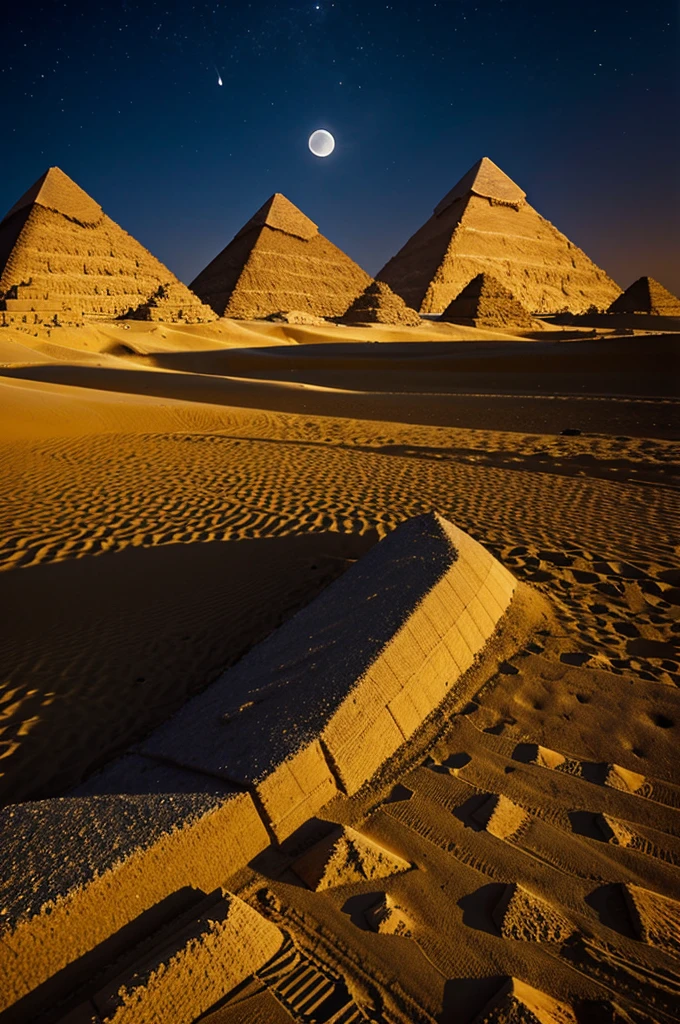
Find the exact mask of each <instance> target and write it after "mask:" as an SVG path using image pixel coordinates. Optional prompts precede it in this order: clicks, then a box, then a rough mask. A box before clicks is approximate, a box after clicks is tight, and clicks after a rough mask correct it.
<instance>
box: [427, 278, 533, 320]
mask: <svg viewBox="0 0 680 1024" xmlns="http://www.w3.org/2000/svg"><path fill="white" fill-rule="evenodd" d="M441 319H442V320H446V321H449V322H450V323H459V322H463V323H470V324H472V325H473V326H479V327H527V328H528V327H532V326H535V321H534V318H533V317H532V316H531V314H530V313H529V311H528V310H527V309H525V308H524V306H523V305H522V303H521V302H519V300H518V299H516V298H515V296H514V295H513V294H512V292H511V291H510V290H509V289H508V288H506V287H505V286H504V285H502V284H501V282H500V281H498V280H497V279H496V278H495V277H493V276H492V275H491V274H477V277H475V278H473V279H472V281H470V283H469V284H466V285H465V287H464V288H463V290H462V292H461V293H460V295H457V296H456V298H455V299H454V300H453V302H451V303H449V305H448V306H447V307H446V309H445V310H444V312H443V313H442V315H441Z"/></svg>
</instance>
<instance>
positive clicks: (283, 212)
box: [236, 192, 319, 241]
mask: <svg viewBox="0 0 680 1024" xmlns="http://www.w3.org/2000/svg"><path fill="white" fill-rule="evenodd" d="M262 227H268V228H272V230H274V231H282V232H283V233H284V234H285V235H292V236H293V238H302V239H303V240H304V241H308V240H309V239H310V238H314V236H315V235H318V233H319V229H318V227H317V225H316V224H315V223H314V221H313V220H310V219H309V217H307V216H306V215H305V214H304V213H303V212H302V210H300V209H298V207H297V206H296V205H295V203H291V201H290V199H288V198H287V197H286V196H284V195H283V193H282V192H275V193H274V195H273V196H270V197H269V199H268V200H267V202H266V203H264V204H263V205H262V206H261V207H260V209H259V210H258V211H257V213H255V214H254V216H252V217H251V218H250V220H249V221H248V223H247V224H245V225H244V226H243V227H242V228H241V230H240V231H239V233H238V234H237V235H236V238H240V237H241V236H242V235H245V234H247V233H248V232H249V231H252V229H253V228H262Z"/></svg>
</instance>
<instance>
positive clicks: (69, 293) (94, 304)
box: [0, 167, 215, 323]
mask: <svg viewBox="0 0 680 1024" xmlns="http://www.w3.org/2000/svg"><path fill="white" fill-rule="evenodd" d="M161 300H162V301H161ZM146 307H149V308H150V309H153V310H155V313H149V316H148V317H147V318H148V319H167V320H185V321H190V322H194V321H201V320H214V319H215V314H214V313H213V312H212V310H211V309H210V308H209V307H207V306H204V305H203V303H202V302H201V301H200V300H199V299H198V298H197V297H196V296H195V295H194V294H193V293H192V292H191V291H190V290H189V289H188V288H187V287H186V285H183V284H182V283H181V282H180V281H179V280H178V279H177V278H176V277H175V276H174V274H172V273H171V271H170V270H168V268H167V267H165V266H164V265H163V264H162V263H161V262H160V260H157V259H156V258H155V257H154V256H152V255H151V253H149V252H147V250H146V249H145V248H144V247H143V246H142V245H140V243H139V242H137V241H135V239H134V238H132V237H131V236H130V235H128V233H127V232H126V231H124V230H123V229H122V228H121V227H119V226H118V225H117V224H116V223H115V222H114V221H112V220H111V218H110V217H107V216H106V214H105V213H104V211H103V210H102V208H101V206H99V204H98V203H96V202H95V201H94V199H92V198H91V197H90V196H88V195H87V193H86V192H84V191H83V190H82V189H81V188H80V187H79V186H78V185H76V183H75V182H74V181H71V179H70V178H69V177H68V176H67V175H66V174H64V173H63V171H60V170H59V168H58V167H51V168H50V169H49V170H48V171H47V172H46V173H45V174H44V175H43V176H42V177H41V178H39V179H38V181H37V182H36V183H35V184H34V185H33V186H32V188H30V189H29V190H28V192H26V193H25V194H24V195H23V196H22V197H21V199H20V200H19V201H18V202H17V203H16V204H15V205H14V206H13V207H12V209H11V210H10V211H9V213H8V214H7V215H6V217H5V218H4V220H3V221H2V222H1V223H0V308H2V309H3V310H4V311H5V313H6V315H9V317H10V319H14V320H17V319H24V318H26V320H29V321H30V322H33V321H34V320H35V321H39V320H47V319H52V318H53V317H55V316H56V318H57V320H58V321H59V322H62V323H64V322H69V321H76V322H77V321H79V320H81V319H82V317H83V316H102V317H119V316H123V315H137V316H145V313H144V310H145V309H146Z"/></svg>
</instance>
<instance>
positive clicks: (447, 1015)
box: [437, 974, 508, 1024]
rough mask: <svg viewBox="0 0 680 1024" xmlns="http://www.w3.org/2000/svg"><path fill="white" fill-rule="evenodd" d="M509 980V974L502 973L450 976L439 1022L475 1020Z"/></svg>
mask: <svg viewBox="0 0 680 1024" xmlns="http://www.w3.org/2000/svg"><path fill="white" fill-rule="evenodd" d="M507 981H508V976H507V975H502V974H497V975H492V976H490V977H488V978H449V980H448V981H447V982H446V983H445V985H444V998H443V1005H442V1011H441V1013H440V1015H439V1016H438V1018H437V1020H438V1021H439V1024H458V1022H459V1021H471V1020H474V1019H475V1018H476V1016H477V1014H479V1013H480V1012H481V1011H482V1010H483V1009H484V1007H485V1006H486V1004H487V1003H488V1002H489V1001H490V1000H491V999H493V997H494V996H495V995H496V993H497V992H499V991H500V990H501V988H502V987H503V985H505V984H506V983H507Z"/></svg>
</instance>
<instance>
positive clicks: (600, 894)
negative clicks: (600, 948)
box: [586, 882, 637, 939]
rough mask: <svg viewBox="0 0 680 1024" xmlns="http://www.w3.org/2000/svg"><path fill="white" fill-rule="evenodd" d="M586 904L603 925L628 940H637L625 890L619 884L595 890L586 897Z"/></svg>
mask: <svg viewBox="0 0 680 1024" xmlns="http://www.w3.org/2000/svg"><path fill="white" fill-rule="evenodd" d="M586 903H587V904H588V906H589V907H592V909H593V910H594V911H595V913H596V914H597V916H598V918H599V920H600V923H601V924H603V925H605V926H606V927H607V928H611V929H612V930H613V931H615V932H618V933H619V934H620V935H625V936H626V938H628V939H635V938H637V936H636V934H635V930H634V928H633V923H632V921H631V919H630V913H629V912H628V906H627V903H626V899H625V896H624V894H623V889H622V887H621V885H620V884H619V883H618V882H609V883H607V884H606V885H600V886H598V888H597V889H593V891H592V892H591V893H589V894H588V895H587V896H586Z"/></svg>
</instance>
